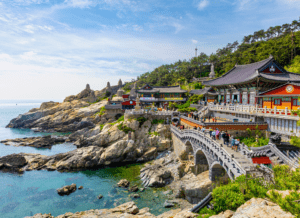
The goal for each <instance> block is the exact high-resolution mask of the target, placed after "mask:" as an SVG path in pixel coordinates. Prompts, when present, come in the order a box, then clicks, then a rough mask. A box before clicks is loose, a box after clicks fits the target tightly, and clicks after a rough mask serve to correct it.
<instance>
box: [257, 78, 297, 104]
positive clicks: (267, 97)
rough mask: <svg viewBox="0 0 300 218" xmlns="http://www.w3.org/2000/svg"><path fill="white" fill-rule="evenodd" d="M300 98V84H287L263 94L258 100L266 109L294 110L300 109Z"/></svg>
mask: <svg viewBox="0 0 300 218" xmlns="http://www.w3.org/2000/svg"><path fill="white" fill-rule="evenodd" d="M299 96H300V83H299V84H297V83H286V84H284V85H281V86H278V87H276V88H273V89H270V90H268V91H265V92H262V93H260V94H259V95H258V98H259V99H260V101H261V102H262V106H263V107H264V108H265V107H267V108H271V109H274V108H275V107H276V108H277V109H286V108H288V109H292V110H297V109H298V108H300V102H299V100H298V97H299Z"/></svg>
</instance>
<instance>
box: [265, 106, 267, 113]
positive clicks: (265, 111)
mask: <svg viewBox="0 0 300 218" xmlns="http://www.w3.org/2000/svg"><path fill="white" fill-rule="evenodd" d="M266 113H267V106H265V114H266Z"/></svg>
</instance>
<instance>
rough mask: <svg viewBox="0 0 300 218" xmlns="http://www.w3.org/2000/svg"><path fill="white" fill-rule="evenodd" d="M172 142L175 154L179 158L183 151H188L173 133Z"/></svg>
mask: <svg viewBox="0 0 300 218" xmlns="http://www.w3.org/2000/svg"><path fill="white" fill-rule="evenodd" d="M172 141H173V149H174V152H175V154H176V156H177V157H179V156H180V154H181V153H182V152H183V151H186V146H185V145H184V144H183V143H182V142H181V141H180V139H178V138H177V137H176V136H175V135H174V133H172Z"/></svg>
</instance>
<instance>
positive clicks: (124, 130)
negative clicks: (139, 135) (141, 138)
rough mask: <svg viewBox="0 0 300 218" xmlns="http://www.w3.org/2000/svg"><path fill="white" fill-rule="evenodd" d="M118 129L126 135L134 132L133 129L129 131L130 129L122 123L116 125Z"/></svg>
mask: <svg viewBox="0 0 300 218" xmlns="http://www.w3.org/2000/svg"><path fill="white" fill-rule="evenodd" d="M118 129H119V130H121V131H123V132H125V133H126V134H127V133H129V132H134V130H133V129H131V128H130V127H128V126H126V125H124V124H123V123H121V124H119V125H118Z"/></svg>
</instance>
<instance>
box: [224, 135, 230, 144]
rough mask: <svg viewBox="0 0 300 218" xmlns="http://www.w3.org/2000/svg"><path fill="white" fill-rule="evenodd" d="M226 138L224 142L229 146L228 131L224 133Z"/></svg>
mask: <svg viewBox="0 0 300 218" xmlns="http://www.w3.org/2000/svg"><path fill="white" fill-rule="evenodd" d="M224 137H225V140H224V144H226V145H227V147H228V146H229V134H228V133H227V131H226V132H225V134H224Z"/></svg>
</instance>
